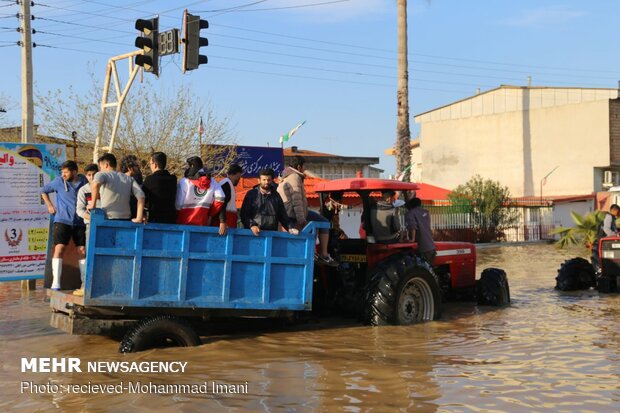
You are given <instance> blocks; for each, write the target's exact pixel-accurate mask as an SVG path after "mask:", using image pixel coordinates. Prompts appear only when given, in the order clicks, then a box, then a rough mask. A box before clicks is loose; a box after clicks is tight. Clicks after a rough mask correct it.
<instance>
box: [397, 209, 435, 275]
mask: <svg viewBox="0 0 620 413" xmlns="http://www.w3.org/2000/svg"><path fill="white" fill-rule="evenodd" d="M406 207H407V213H406V214H405V226H406V227H407V231H408V232H409V239H410V240H412V241H415V242H417V243H418V254H419V255H420V256H421V257H422V258H423V259H424V260H425V261H426V262H428V263H429V264H431V265H432V264H433V260H434V259H435V256H436V255H437V250H436V248H435V242H434V241H433V231H432V229H431V214H430V213H429V212H428V210H426V209H424V208H422V200H420V198H416V197H414V198H411V199H410V200H409V201H407V204H406Z"/></svg>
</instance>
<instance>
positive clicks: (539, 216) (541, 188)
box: [538, 165, 560, 240]
mask: <svg viewBox="0 0 620 413" xmlns="http://www.w3.org/2000/svg"><path fill="white" fill-rule="evenodd" d="M559 167H560V165H557V166H556V167H555V168H553V169H552V170H551V172H549V173H548V174H547V175H545V176H544V177H543V179H541V180H540V208H538V240H542V206H543V186H544V185H545V184H546V183H547V178H548V177H549V175H551V174H552V173H554V172H555V170H556V169H558V168H559Z"/></svg>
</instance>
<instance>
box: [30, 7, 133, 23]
mask: <svg viewBox="0 0 620 413" xmlns="http://www.w3.org/2000/svg"><path fill="white" fill-rule="evenodd" d="M35 5H37V6H44V7H49V8H51V9H57V10H66V11H70V12H74V13H79V14H86V15H89V16H95V17H104V18H106V19H116V20H123V21H126V22H133V20H129V19H123V18H122V17H116V16H109V15H105V14H98V13H91V12H88V11H84V10H73V9H67V8H66V7H56V6H50V5H48V4H43V3H35Z"/></svg>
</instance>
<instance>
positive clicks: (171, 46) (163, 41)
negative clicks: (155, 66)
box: [159, 29, 179, 56]
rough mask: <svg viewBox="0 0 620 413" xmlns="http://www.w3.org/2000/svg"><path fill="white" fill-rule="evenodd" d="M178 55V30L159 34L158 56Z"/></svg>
mask: <svg viewBox="0 0 620 413" xmlns="http://www.w3.org/2000/svg"><path fill="white" fill-rule="evenodd" d="M175 53H179V29H171V30H166V31H165V32H160V33H159V55H160V56H166V55H169V54H175Z"/></svg>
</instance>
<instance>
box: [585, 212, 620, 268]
mask: <svg viewBox="0 0 620 413" xmlns="http://www.w3.org/2000/svg"><path fill="white" fill-rule="evenodd" d="M618 215H620V206H618V205H617V204H613V205H612V206H611V207H609V212H607V213H606V214H605V218H604V219H603V222H601V224H600V225H599V226H598V231H597V233H596V239H595V240H594V244H593V245H592V258H591V261H592V266H593V267H594V271H595V272H596V273H597V274H600V272H601V260H600V258H599V256H598V253H599V250H598V244H599V241H600V240H601V238H605V237H611V236H618V228H616V218H618Z"/></svg>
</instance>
